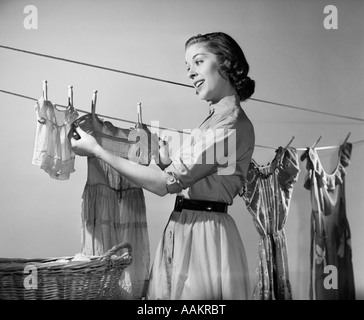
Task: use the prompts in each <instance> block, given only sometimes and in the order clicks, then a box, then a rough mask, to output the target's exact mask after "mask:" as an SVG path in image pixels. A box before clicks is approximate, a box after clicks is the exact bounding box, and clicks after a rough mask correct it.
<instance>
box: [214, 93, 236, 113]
mask: <svg viewBox="0 0 364 320" xmlns="http://www.w3.org/2000/svg"><path fill="white" fill-rule="evenodd" d="M236 108H240V99H239V97H238V96H237V95H231V96H225V97H224V98H222V99H221V100H220V101H219V102H216V103H210V114H211V113H212V112H214V113H215V114H216V113H221V112H226V111H233V110H235V109H236Z"/></svg>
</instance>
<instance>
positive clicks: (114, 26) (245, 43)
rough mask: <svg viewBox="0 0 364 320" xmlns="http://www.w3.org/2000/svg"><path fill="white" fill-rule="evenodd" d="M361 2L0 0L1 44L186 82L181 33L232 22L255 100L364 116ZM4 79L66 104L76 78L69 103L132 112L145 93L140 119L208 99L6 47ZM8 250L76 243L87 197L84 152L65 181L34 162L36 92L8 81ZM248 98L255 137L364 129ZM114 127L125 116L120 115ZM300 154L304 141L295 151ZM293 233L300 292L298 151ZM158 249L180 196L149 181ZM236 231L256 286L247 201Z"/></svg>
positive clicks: (309, 140)
mask: <svg viewBox="0 0 364 320" xmlns="http://www.w3.org/2000/svg"><path fill="white" fill-rule="evenodd" d="M29 4H32V5H34V6H35V7H36V8H37V9H38V29H36V30H27V29H26V28H25V27H24V19H26V17H27V14H25V13H24V11H23V10H24V8H25V6H27V5H29ZM326 5H335V6H336V7H337V10H338V29H336V30H334V29H331V30H327V29H325V28H324V24H323V21H324V19H325V17H326V16H327V14H325V13H324V8H325V6H326ZM363 16H364V3H363V2H362V1H360V0H357V1H356V0H348V1H345V2H343V1H338V0H330V1H324V0H319V1H316V0H315V1H313V0H311V1H299V0H293V1H286V0H274V1H268V0H255V1H253V0H244V1H241V0H236V1H233V0H228V1H217V0H183V1H166V0H153V1H146V0H144V1H141V0H133V1H132V0H122V1H114V0H108V1H103V2H101V1H85V0H82V1H70V0H64V1H61V2H60V1H44V0H39V1H33V2H32V3H29V2H27V1H22V0H17V1H10V0H1V1H0V44H2V45H7V46H13V47H16V48H21V49H25V50H30V51H36V52H41V53H44V54H49V55H54V56H59V57H63V58H68V59H73V60H79V61H83V62H86V63H91V64H96V65H101V66H105V67H109V68H115V69H120V70H124V71H129V72H134V73H139V74H143V75H147V76H152V77H157V78H162V79H166V80H170V81H175V82H179V83H185V84H188V80H187V77H186V67H185V63H184V43H185V41H186V40H187V39H188V38H189V37H190V36H192V35H195V34H197V33H206V32H213V31H223V32H226V33H228V34H230V35H231V36H232V37H233V38H235V39H236V40H237V42H238V43H239V44H240V45H241V47H242V48H243V50H244V52H245V54H246V57H247V60H248V62H249V64H250V66H251V73H250V75H251V77H252V78H253V79H254V80H256V92H255V94H254V96H253V97H252V98H256V99H263V100H270V101H274V102H279V103H284V104H290V105H294V106H298V107H303V108H308V109H313V110H317V111H322V112H330V113H336V114H342V115H347V116H351V117H359V118H362V119H363V118H364V111H363V110H364V108H363V100H364V94H363V90H362V88H363V85H364V80H363V79H364V77H363V75H364V62H363V59H362V57H363V55H364V50H363V49H364V39H363V37H364V36H363V28H364V22H363ZM0 70H1V77H0V89H1V90H7V91H12V92H16V93H19V94H23V95H27V96H31V97H33V98H39V97H40V96H41V93H42V80H44V79H47V80H48V95H49V99H50V100H51V101H53V102H56V103H59V104H63V105H65V104H66V103H67V87H68V85H73V86H74V101H75V107H76V108H79V109H82V110H86V111H89V110H90V108H91V105H90V103H91V97H92V90H94V89H97V90H98V100H97V101H98V102H97V107H96V112H97V113H99V114H101V115H108V116H112V117H118V118H122V119H128V120H131V121H135V120H136V119H137V113H136V110H137V109H136V106H137V103H138V102H141V103H142V110H143V120H144V122H145V123H146V124H150V123H151V121H159V123H160V125H161V126H162V127H169V128H175V129H179V130H182V129H192V128H194V127H195V126H197V125H198V124H199V123H200V122H201V121H202V120H203V119H204V118H205V116H206V115H207V112H208V105H207V104H206V103H205V102H202V101H199V100H198V98H197V97H196V96H195V94H194V92H193V90H192V89H190V88H186V87H182V86H176V85H172V84H166V83H162V82H156V81H151V80H147V79H142V78H137V77H132V76H128V75H124V74H118V73H112V72H108V71H104V70H99V69H93V68H89V67H85V66H81V65H75V64H70V63H66V62H61V61H56V60H51V59H46V58H41V57H37V56H32V55H26V54H24V53H19V52H14V51H9V50H5V49H1V48H0ZM0 104H1V106H0V117H1V129H0V132H1V135H0V150H1V157H0V164H1V165H0V177H1V189H0V256H1V257H24V258H34V257H50V256H52V257H53V256H57V257H58V256H69V255H74V254H76V253H78V252H79V250H80V210H81V196H82V192H83V187H84V185H85V182H86V169H87V168H86V159H85V158H77V159H76V164H75V165H76V172H75V173H73V174H72V175H71V178H70V179H69V180H68V181H57V180H53V179H51V178H50V177H49V176H48V175H47V174H46V173H45V172H43V171H41V170H40V169H39V168H38V167H36V166H34V165H32V164H31V158H32V153H33V147H34V135H35V128H36V118H35V112H34V102H33V101H31V100H27V99H23V98H19V97H15V96H11V95H7V94H4V93H1V92H0ZM242 107H243V108H244V110H245V111H246V113H247V114H248V116H249V117H250V118H251V120H252V121H253V123H254V125H255V130H256V143H257V145H263V146H269V147H272V148H277V147H279V146H283V145H286V144H287V142H288V141H289V140H290V139H291V137H292V136H295V140H294V142H293V143H292V146H295V147H297V148H301V147H308V146H311V145H313V144H314V142H315V141H316V140H317V139H318V137H319V136H320V135H322V137H323V138H322V140H321V141H320V143H319V145H318V146H335V145H339V144H340V143H342V142H343V140H344V139H345V137H346V136H347V134H348V132H351V137H350V139H349V141H351V142H355V141H359V140H363V139H364V127H363V122H362V121H355V120H348V119H343V118H338V117H332V116H326V115H320V114H316V113H310V112H305V111H300V110H297V109H289V108H283V107H278V106H275V105H272V104H265V103H262V102H258V101H254V100H249V101H247V102H245V103H243V104H242ZM112 122H113V123H114V125H117V126H120V127H129V126H130V124H128V123H122V122H119V121H112ZM337 152H338V149H331V150H326V151H319V155H320V157H321V160H322V163H323V164H324V166H325V168H326V170H327V172H332V171H333V170H334V168H335V166H336V164H337ZM300 154H301V153H300V152H299V155H300ZM274 155H275V152H274V149H268V148H261V147H257V148H256V150H255V152H254V155H253V157H254V159H255V160H256V161H257V162H258V163H261V164H267V163H268V162H270V161H271V160H272V159H273V158H274ZM363 156H364V144H362V143H361V144H360V143H359V144H355V145H354V147H353V153H352V161H351V163H350V166H349V167H348V170H347V176H346V199H347V215H348V219H349V224H350V226H351V232H352V247H353V264H354V276H355V281H356V291H357V298H358V299H363V298H364V274H363V270H364V257H363V249H362V243H363V232H362V230H363V227H364V215H363V211H364V210H363V208H364V199H363V184H364V174H363V171H364V167H363ZM300 169H301V172H300V175H299V178H298V181H297V182H296V183H295V186H294V192H293V197H292V202H291V206H290V211H289V216H288V220H287V223H286V227H285V230H286V234H287V239H288V251H289V257H288V258H289V272H290V273H289V274H290V280H291V284H292V290H293V299H300V300H305V299H308V283H309V263H310V261H309V245H310V213H311V204H310V196H309V192H308V191H307V190H305V189H304V188H303V183H304V178H305V173H306V171H305V163H302V162H300ZM145 196H146V203H147V217H148V227H149V235H150V249H151V256H152V258H153V257H154V252H155V250H156V246H157V243H158V241H159V238H160V236H161V233H162V231H163V228H164V226H165V224H166V222H167V219H168V217H169V214H170V212H171V210H172V207H173V203H174V198H175V197H174V196H172V195H167V196H166V197H164V198H159V197H158V196H155V195H153V194H151V193H149V192H145ZM229 212H230V214H231V215H232V216H233V217H234V219H235V221H236V223H237V225H238V227H239V231H240V233H241V236H242V239H243V242H244V245H245V248H246V252H247V256H248V260H249V267H250V270H249V271H250V274H251V279H252V285H253V284H254V276H255V275H254V269H255V266H256V258H257V248H258V245H257V241H258V235H257V232H256V230H255V227H254V225H253V223H252V219H251V217H250V215H249V213H248V212H247V210H246V208H245V205H244V203H243V201H242V199H240V198H237V199H236V201H235V202H234V204H233V206H232V207H231V208H230V211H229Z"/></svg>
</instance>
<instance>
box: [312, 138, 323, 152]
mask: <svg viewBox="0 0 364 320" xmlns="http://www.w3.org/2000/svg"><path fill="white" fill-rule="evenodd" d="M321 138H322V136H320V137H319V138H318V139H317V141H316V142H315V143H314V144H313V146H312V147H311V149H314V148H315V147H316V146H317V144H318V143H319V142H320V140H321Z"/></svg>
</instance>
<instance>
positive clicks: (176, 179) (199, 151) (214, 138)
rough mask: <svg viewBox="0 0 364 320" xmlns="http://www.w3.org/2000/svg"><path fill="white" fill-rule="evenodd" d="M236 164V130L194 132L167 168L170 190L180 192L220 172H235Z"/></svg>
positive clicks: (165, 172) (166, 175)
mask: <svg viewBox="0 0 364 320" xmlns="http://www.w3.org/2000/svg"><path fill="white" fill-rule="evenodd" d="M235 165H236V130H235V129H234V128H231V127H230V128H229V126H224V127H222V128H218V129H214V130H212V129H208V130H204V131H203V132H198V133H197V134H196V133H195V132H192V134H191V136H190V137H189V138H187V141H184V142H183V144H182V147H181V148H180V149H179V150H178V151H177V153H176V155H175V157H174V158H173V159H172V163H171V164H170V165H169V166H168V167H167V168H166V169H165V170H164V174H165V180H166V186H167V190H168V192H169V193H178V192H181V191H182V190H183V189H186V188H188V187H190V186H191V185H193V184H194V183H195V182H197V181H199V180H200V179H203V178H205V177H206V176H208V175H210V174H212V173H215V172H218V174H222V175H223V174H232V173H234V172H235Z"/></svg>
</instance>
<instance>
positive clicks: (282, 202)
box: [240, 147, 300, 300]
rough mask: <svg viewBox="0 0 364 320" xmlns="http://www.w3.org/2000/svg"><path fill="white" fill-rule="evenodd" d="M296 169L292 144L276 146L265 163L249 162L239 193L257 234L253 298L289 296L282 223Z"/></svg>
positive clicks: (285, 244)
mask: <svg viewBox="0 0 364 320" xmlns="http://www.w3.org/2000/svg"><path fill="white" fill-rule="evenodd" d="M299 172H300V169H299V165H298V157H297V151H296V149H294V148H292V147H289V148H287V149H285V148H282V147H280V148H278V149H277V150H276V155H275V158H274V160H273V161H272V163H271V164H269V165H267V166H264V167H263V166H259V165H258V164H257V163H255V161H254V160H253V161H251V163H250V167H249V171H248V175H247V179H246V181H247V182H246V185H245V187H244V189H243V191H242V193H241V194H240V196H242V198H243V200H244V201H245V204H246V206H247V209H248V211H249V212H250V213H251V215H252V216H253V221H254V225H255V227H256V229H257V231H258V233H259V236H260V239H259V242H258V245H259V255H258V268H257V269H256V273H257V274H256V277H257V280H256V282H257V283H256V286H255V288H254V292H253V299H255V300H291V299H292V292H291V284H290V281H289V270H288V253H287V240H286V235H285V231H284V225H285V223H286V220H287V216H288V211H289V206H290V201H291V196H292V192H293V185H294V183H295V182H296V181H297V179H298V175H299Z"/></svg>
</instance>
